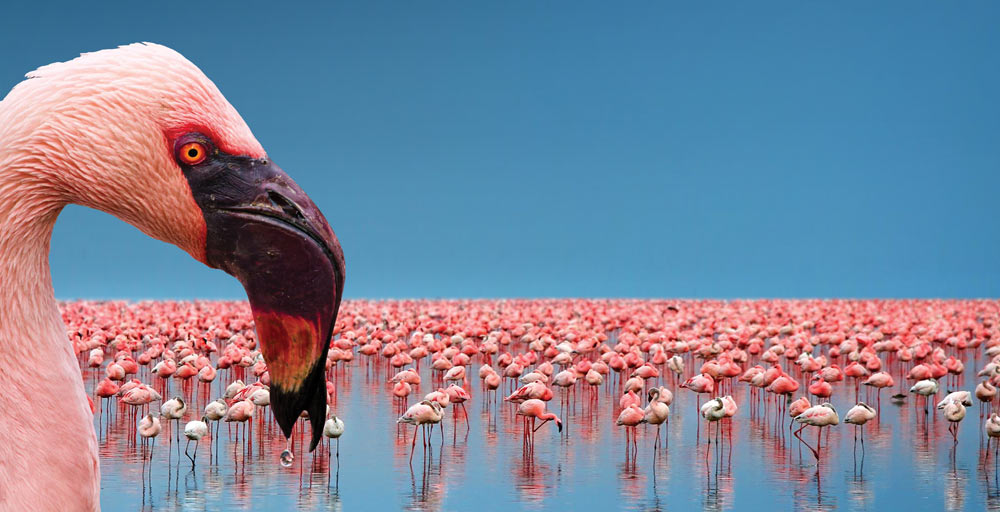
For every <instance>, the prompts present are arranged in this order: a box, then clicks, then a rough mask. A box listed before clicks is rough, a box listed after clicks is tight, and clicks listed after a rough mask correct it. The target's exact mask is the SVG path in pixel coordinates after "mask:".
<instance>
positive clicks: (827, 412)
mask: <svg viewBox="0 0 1000 512" xmlns="http://www.w3.org/2000/svg"><path fill="white" fill-rule="evenodd" d="M795 421H797V422H799V423H800V424H802V426H801V427H799V429H798V430H796V431H795V433H794V435H795V437H796V438H797V439H798V440H799V442H800V443H802V444H804V445H806V448H809V449H810V450H812V452H813V456H814V457H816V462H817V463H818V462H819V449H820V444H819V443H820V441H821V437H820V436H821V434H822V430H823V427H828V426H831V425H837V424H839V423H840V416H838V415H837V410H836V409H834V408H833V404H831V403H829V402H824V403H822V404H819V405H814V406H812V407H810V408H808V409H806V410H805V411H804V412H803V413H802V414H800V415H798V416H796V417H795ZM810 425H811V426H814V427H816V448H813V447H812V446H809V443H807V442H805V440H803V439H802V436H800V435H799V433H801V432H802V429H804V428H806V427H807V426H810ZM817 471H818V468H817Z"/></svg>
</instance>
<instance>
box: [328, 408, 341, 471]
mask: <svg viewBox="0 0 1000 512" xmlns="http://www.w3.org/2000/svg"><path fill="white" fill-rule="evenodd" d="M323 435H324V436H326V438H327V439H336V440H337V460H340V436H342V435H344V420H342V419H340V418H338V417H337V415H335V414H333V415H330V417H329V418H327V419H326V423H324V424H323Z"/></svg>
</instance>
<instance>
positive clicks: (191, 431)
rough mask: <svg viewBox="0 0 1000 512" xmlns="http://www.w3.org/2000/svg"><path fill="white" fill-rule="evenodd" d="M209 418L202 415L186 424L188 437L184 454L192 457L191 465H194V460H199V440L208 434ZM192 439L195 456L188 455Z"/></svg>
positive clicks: (185, 428) (185, 432)
mask: <svg viewBox="0 0 1000 512" xmlns="http://www.w3.org/2000/svg"><path fill="white" fill-rule="evenodd" d="M207 421H208V419H207V418H205V417H204V416H202V418H201V419H200V420H194V421H189V422H187V425H184V437H186V438H187V440H188V442H187V445H185V446H184V455H187V457H188V458H189V459H191V467H194V462H195V461H196V460H198V441H201V438H203V437H205V436H206V435H208V423H207ZM191 441H194V457H192V456H190V455H188V447H189V446H190V445H191Z"/></svg>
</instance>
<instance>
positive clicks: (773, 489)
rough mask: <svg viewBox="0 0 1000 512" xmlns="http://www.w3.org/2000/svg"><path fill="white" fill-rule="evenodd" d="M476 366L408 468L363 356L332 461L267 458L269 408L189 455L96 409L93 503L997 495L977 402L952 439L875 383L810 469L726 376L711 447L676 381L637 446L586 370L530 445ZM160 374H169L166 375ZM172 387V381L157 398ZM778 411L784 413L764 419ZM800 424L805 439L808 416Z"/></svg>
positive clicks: (365, 506) (504, 506)
mask: <svg viewBox="0 0 1000 512" xmlns="http://www.w3.org/2000/svg"><path fill="white" fill-rule="evenodd" d="M477 359H478V358H477ZM342 364H343V363H342ZM428 366H429V365H426V364H424V365H422V368H421V377H422V379H423V382H422V384H421V387H420V389H419V392H414V394H413V395H411V396H410V399H409V400H408V403H414V402H415V401H416V400H417V398H416V397H417V396H421V397H422V396H423V395H424V394H426V393H428V392H430V391H432V390H433V389H435V387H432V386H431V371H430V369H429V368H428ZM966 367H967V368H969V369H970V370H971V369H973V368H978V367H982V362H981V361H980V362H978V364H974V362H973V361H971V360H968V359H967V360H966ZM477 368H478V364H475V365H473V366H472V367H470V368H469V370H470V371H469V374H470V375H473V377H472V378H470V379H469V381H468V382H467V385H466V387H467V389H468V390H469V391H470V393H471V394H472V400H471V401H469V402H467V403H466V404H465V405H466V407H467V409H468V417H469V427H468V428H469V430H468V433H466V426H465V424H464V423H461V421H463V419H464V418H462V417H461V416H460V418H459V423H458V424H457V426H456V424H455V419H454V417H453V413H452V411H451V410H450V409H449V410H448V417H447V418H446V425H445V429H444V434H443V436H444V437H443V440H442V437H441V431H440V429H438V430H436V431H435V432H434V433H433V436H432V438H431V446H430V449H429V450H427V451H426V452H425V451H424V450H423V449H422V447H421V444H422V443H421V440H419V439H418V440H417V446H416V453H415V455H414V458H413V465H412V467H411V466H410V464H409V455H410V442H411V440H412V435H413V429H412V427H409V428H407V429H405V430H404V429H403V428H401V427H397V425H396V423H395V420H396V418H397V417H398V416H399V414H400V413H401V407H405V405H404V406H400V405H399V404H397V403H396V401H395V399H394V398H393V397H392V395H391V393H390V387H389V386H390V385H389V384H387V383H386V380H387V379H388V377H389V376H391V375H392V373H394V372H391V371H390V370H389V369H388V368H387V367H386V365H385V363H384V362H383V363H381V364H370V363H369V361H368V359H367V358H366V357H365V356H361V355H359V356H358V357H357V358H356V359H355V360H354V361H353V362H351V363H349V364H348V365H347V366H343V365H342V366H338V367H336V370H335V372H334V374H333V376H332V380H333V381H334V382H335V383H336V385H337V388H338V392H337V403H336V404H334V405H333V409H334V410H335V411H336V413H337V414H338V415H339V416H340V417H341V418H342V419H343V420H344V421H345V422H346V433H345V434H344V436H343V438H342V439H341V443H340V456H339V463H338V459H337V457H336V456H335V455H334V456H333V458H332V459H333V463H332V466H333V469H332V470H330V463H329V461H330V459H329V458H328V456H327V451H326V450H327V449H326V448H325V447H321V448H319V449H317V453H315V454H306V453H303V452H301V449H298V446H299V444H300V441H298V440H296V450H295V456H296V459H295V462H294V464H293V465H292V467H290V468H284V467H282V466H281V465H280V464H279V460H278V459H279V454H280V453H281V451H282V450H283V449H284V448H285V440H284V439H283V438H282V436H281V435H280V434H279V433H278V430H277V427H276V425H274V424H273V423H268V424H265V426H264V427H263V428H261V427H260V425H259V424H255V425H254V427H253V431H252V433H251V434H250V437H251V438H252V446H251V447H249V450H250V454H249V455H248V454H247V450H248V447H247V446H245V445H244V444H243V443H244V439H245V437H246V435H245V434H242V433H241V434H239V435H240V441H239V443H237V442H236V435H237V432H236V430H232V431H231V432H230V430H229V428H227V425H226V424H223V425H222V426H221V429H220V436H219V438H218V439H215V440H213V441H211V442H210V440H209V439H207V438H206V439H203V440H202V441H201V443H200V446H199V448H198V456H197V464H196V466H195V467H194V468H192V466H191V462H190V461H189V460H188V459H187V458H186V457H185V455H184V453H183V450H184V441H181V444H180V445H177V444H176V443H175V444H173V446H172V447H171V445H170V444H169V443H168V439H169V438H171V437H172V436H173V433H172V432H171V431H170V430H168V429H166V428H165V429H164V432H163V434H161V436H160V438H159V439H157V442H156V446H155V448H154V452H153V457H152V460H151V461H144V459H143V457H141V447H136V446H135V444H134V442H133V441H131V440H129V439H128V436H129V432H131V431H132V430H133V429H134V424H135V423H134V421H135V420H134V419H133V418H132V417H131V416H130V413H129V410H128V409H118V406H114V407H113V408H114V409H115V410H114V411H109V410H107V409H106V408H105V410H103V411H100V414H98V415H96V416H95V425H96V426H97V430H98V437H99V443H100V451H101V472H102V494H101V502H102V505H103V507H104V508H105V509H106V510H133V509H140V508H141V509H144V510H175V509H176V510H249V509H265V510H270V509H281V510H288V509H290V508H292V507H295V508H298V509H303V510H327V509H341V508H344V509H348V510H398V509H402V508H405V509H410V510H472V509H481V510H511V509H528V510H542V509H554V508H556V507H558V508H561V509H562V508H577V509H581V510H595V509H600V510H607V509H623V510H658V509H666V508H670V509H674V510H678V509H679V510H695V509H702V510H754V509H764V508H767V509H774V508H775V507H776V509H778V510H790V509H792V507H794V508H795V509H797V510H838V509H840V510H874V509H888V510H900V509H907V508H913V507H917V508H918V509H920V510H984V509H989V510H1000V485H998V483H997V480H998V476H1000V473H998V472H997V466H996V465H995V464H994V461H995V460H996V458H995V457H992V456H991V458H990V461H989V463H988V464H985V465H984V463H983V456H984V454H985V449H984V448H983V442H984V440H983V437H982V435H981V432H982V428H981V425H982V422H981V421H980V418H979V413H980V410H981V407H980V406H979V405H978V403H977V405H976V406H974V407H972V408H970V409H969V415H968V417H967V418H966V419H965V421H963V422H962V423H961V428H960V431H959V433H958V439H959V440H958V444H957V445H954V444H953V442H952V438H951V435H950V434H949V433H948V430H947V427H948V424H947V422H946V421H944V420H943V418H942V417H940V416H939V415H934V414H932V415H931V416H929V417H928V419H927V420H925V417H924V412H923V409H922V403H921V402H917V401H916V400H914V398H913V397H912V396H910V397H908V398H907V401H906V403H905V404H904V405H894V404H893V403H891V401H890V400H889V395H891V394H892V393H889V392H888V390H886V391H885V392H883V396H882V400H881V415H880V417H879V418H880V420H879V421H877V422H875V423H869V424H868V425H867V426H865V427H864V441H865V444H864V451H862V447H861V444H860V441H859V442H858V443H857V445H855V437H854V436H855V427H854V426H851V425H845V424H841V425H838V426H836V427H833V428H831V429H829V438H827V434H826V433H825V432H824V434H823V448H822V453H821V456H822V457H823V459H822V462H821V463H820V464H819V465H818V466H817V464H816V463H815V462H814V459H813V456H812V454H811V453H810V452H809V451H808V450H806V449H800V448H801V447H800V445H799V443H798V441H797V440H796V439H795V438H794V437H792V436H791V435H790V433H789V430H788V419H787V418H781V419H780V420H776V419H775V415H774V414H773V411H774V404H773V403H772V404H770V405H769V408H768V415H765V414H764V409H763V407H760V408H758V412H757V413H752V409H753V407H752V405H751V402H750V399H749V397H748V395H747V387H746V385H744V384H741V383H734V387H735V393H734V396H735V397H736V399H737V401H738V403H739V404H740V410H739V412H738V414H737V416H736V418H734V420H733V421H732V424H731V425H724V426H723V432H724V435H723V438H724V443H723V444H721V445H720V444H719V443H717V442H715V430H713V434H712V442H711V443H707V442H706V441H707V438H708V435H707V433H706V431H705V423H704V421H702V420H700V417H698V416H697V415H696V410H695V408H696V405H697V404H698V402H696V397H695V395H694V394H693V393H691V392H689V391H687V390H683V389H676V386H674V387H675V389H676V393H675V401H674V405H673V406H672V407H671V416H670V423H669V426H666V427H665V432H664V433H663V436H664V439H663V443H662V445H661V447H660V449H658V450H656V451H654V449H653V443H654V441H655V436H656V430H655V429H654V428H653V427H650V426H641V427H640V428H639V434H638V447H637V449H636V456H635V457H634V459H633V458H630V457H629V456H628V452H627V451H626V449H625V433H624V430H623V429H622V428H621V427H617V426H615V425H614V419H615V418H616V417H617V413H618V408H617V397H618V393H617V387H616V386H617V385H618V384H617V382H615V383H611V382H608V383H606V384H605V385H604V386H602V387H601V388H599V389H598V390H596V393H591V390H590V389H589V387H587V386H586V385H585V384H582V383H581V384H578V385H577V387H576V391H575V394H574V395H572V396H570V397H569V403H570V405H569V406H568V408H566V409H565V410H564V409H563V407H564V406H562V405H561V404H560V398H559V393H560V391H561V390H557V392H556V395H557V396H556V398H555V399H553V401H552V402H550V403H549V409H550V410H552V411H554V412H556V413H557V414H559V415H560V416H562V417H563V418H564V420H565V422H566V428H565V430H564V431H563V432H562V433H561V434H560V433H559V432H558V431H557V430H556V429H555V428H554V425H552V424H551V423H550V424H547V425H545V426H544V427H542V428H541V429H540V430H539V431H538V432H537V434H536V441H535V449H534V454H533V456H532V455H531V454H526V453H525V452H524V449H523V445H522V439H521V422H520V420H519V419H518V418H515V416H514V408H513V406H511V405H510V404H507V403H504V402H502V401H501V400H500V399H499V398H497V399H494V398H492V397H485V396H484V395H483V392H482V391H481V389H482V388H481V383H480V381H479V379H477V378H475V377H474V374H475V369H477ZM142 371H143V372H145V371H147V369H146V368H143V370H142ZM900 371H901V370H900V369H899V368H898V367H892V373H893V375H894V377H895V378H896V380H897V383H899V382H903V379H902V378H901V376H900V375H899V372H900ZM98 372H99V370H91V369H85V370H84V378H85V380H86V382H87V385H88V390H89V388H90V387H91V386H93V384H94V383H96V382H97V380H99V378H102V377H103V373H98ZM435 373H436V372H435ZM139 377H140V378H141V379H142V380H143V381H144V382H162V381H160V379H158V378H150V377H148V376H146V375H143V374H142V373H140V375H139ZM234 378H235V376H233V375H227V374H226V373H225V372H220V378H219V379H217V380H216V382H215V383H213V387H212V389H211V390H209V389H208V388H206V387H202V386H201V385H198V384H196V383H192V384H191V387H190V389H181V391H183V392H184V393H185V396H193V397H194V398H195V402H196V405H197V406H196V407H193V406H192V407H189V412H188V416H189V418H186V419H194V418H195V416H196V415H197V416H198V417H200V415H201V413H200V410H201V409H203V408H204V405H205V403H206V402H207V400H209V399H210V398H215V397H218V396H220V395H221V393H222V385H223V384H222V382H226V383H228V382H230V381H232V380H233V379H234ZM249 380H253V379H252V377H251V378H250V379H249ZM800 380H801V379H800ZM965 381H966V382H964V383H963V384H964V385H960V386H954V385H953V386H950V387H949V389H958V388H959V387H961V388H962V389H970V390H971V389H972V388H973V387H974V381H973V377H972V376H966V377H965ZM166 384H167V385H168V386H177V382H176V381H175V380H172V379H171V380H168V381H167V382H166ZM943 384H944V382H942V388H945V386H944V385H943ZM507 385H508V384H506V383H505V386H507ZM668 385H672V384H671V383H670V382H669V381H668ZM898 387H899V385H898V384H897V388H898ZM504 389H506V388H504V387H502V388H501V391H503V390H504ZM835 389H836V390H837V393H836V394H835V395H834V397H833V400H832V402H833V403H834V405H835V406H836V407H837V410H838V412H839V413H840V414H841V416H843V414H844V413H845V412H846V411H847V409H848V408H850V406H851V405H853V404H854V391H853V387H852V386H850V385H844V384H840V385H838V386H835ZM177 391H178V390H177V389H169V388H168V389H167V390H166V392H164V393H163V395H164V398H167V397H169V396H172V395H174V394H176V392H177ZM894 392H895V390H894ZM862 395H864V390H862ZM941 396H943V395H942V394H941V393H939V395H938V397H939V398H940V397H941ZM704 399H705V397H703V398H702V401H703V400H704ZM873 402H874V400H873ZM154 405H157V406H158V403H155V404H154ZM98 406H99V407H100V404H98ZM105 407H107V406H105ZM195 411H198V412H195ZM935 416H937V417H936V418H935ZM781 420H783V425H781V424H778V423H776V421H781ZM255 421H256V418H255ZM643 427H645V428H643ZM182 428H183V427H182ZM297 435H298V434H297ZM803 436H804V437H805V439H806V440H807V441H808V442H809V443H810V444H815V442H816V432H815V430H814V429H813V427H808V428H807V429H806V430H805V431H804V432H803ZM181 438H182V439H183V435H182V436H181ZM333 449H334V450H336V445H334V446H333ZM852 451H853V453H852ZM279 507H280V508H279Z"/></svg>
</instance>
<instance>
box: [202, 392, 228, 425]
mask: <svg viewBox="0 0 1000 512" xmlns="http://www.w3.org/2000/svg"><path fill="white" fill-rule="evenodd" d="M227 412H229V405H227V404H226V401H225V400H223V399H222V398H216V399H215V400H212V401H211V402H209V403H208V405H206V406H205V418H206V419H207V420H208V421H214V422H215V430H216V432H218V430H219V420H221V419H223V418H225V417H226V413H227Z"/></svg>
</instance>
